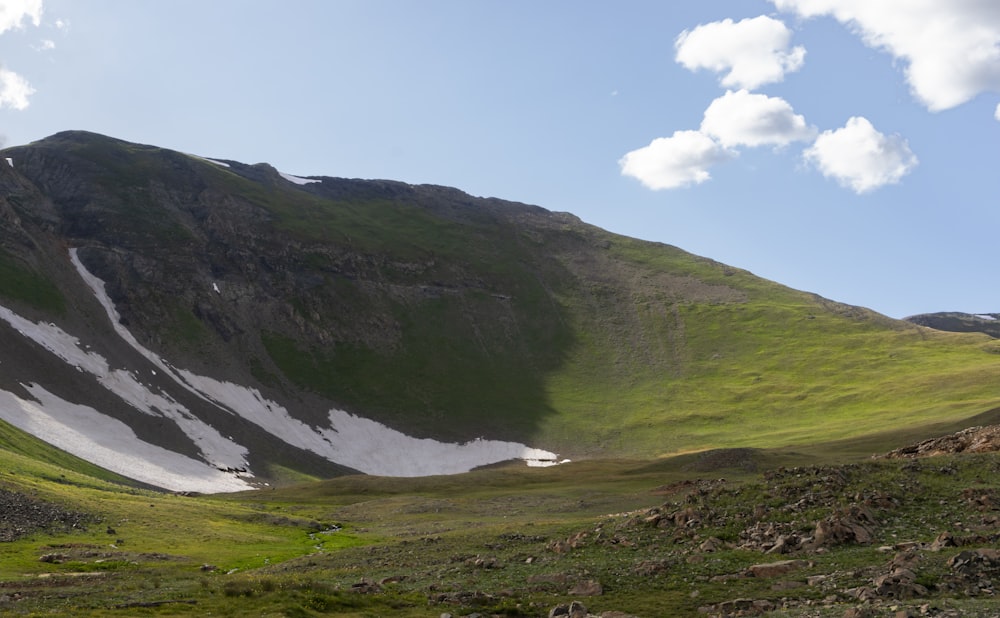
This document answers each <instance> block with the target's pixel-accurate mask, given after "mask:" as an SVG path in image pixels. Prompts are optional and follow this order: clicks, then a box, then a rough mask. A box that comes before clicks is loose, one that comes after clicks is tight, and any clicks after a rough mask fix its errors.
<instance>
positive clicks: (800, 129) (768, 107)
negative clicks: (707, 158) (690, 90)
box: [701, 90, 816, 148]
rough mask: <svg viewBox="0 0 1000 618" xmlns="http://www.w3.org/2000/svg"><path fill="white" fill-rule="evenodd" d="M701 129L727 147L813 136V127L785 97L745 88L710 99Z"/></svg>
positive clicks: (784, 141) (810, 137)
mask: <svg viewBox="0 0 1000 618" xmlns="http://www.w3.org/2000/svg"><path fill="white" fill-rule="evenodd" d="M701 131H702V133H705V134H707V135H710V136H712V137H714V138H716V139H717V140H718V141H719V143H720V144H722V145H723V146H725V147H727V148H729V147H732V146H765V145H773V146H785V145H788V144H790V143H791V142H795V141H799V140H810V139H812V138H813V137H814V136H815V135H816V129H815V128H813V127H810V126H809V125H807V124H806V120H805V118H804V117H803V116H801V115H798V114H796V113H795V111H794V110H793V109H792V106H791V105H789V103H788V102H787V101H785V100H784V99H782V98H780V97H769V96H767V95H763V94H752V93H750V92H747V91H746V90H739V91H736V92H733V91H731V90H730V91H729V92H726V94H724V95H722V96H721V97H719V98H717V99H715V100H714V101H712V103H711V105H709V106H708V109H706V110H705V117H704V119H703V120H702V121H701Z"/></svg>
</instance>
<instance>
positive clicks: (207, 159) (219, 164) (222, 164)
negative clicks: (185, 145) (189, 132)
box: [188, 154, 230, 167]
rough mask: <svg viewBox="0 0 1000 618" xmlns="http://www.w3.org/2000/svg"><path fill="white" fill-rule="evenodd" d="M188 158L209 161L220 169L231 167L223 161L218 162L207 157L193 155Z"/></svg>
mask: <svg viewBox="0 0 1000 618" xmlns="http://www.w3.org/2000/svg"><path fill="white" fill-rule="evenodd" d="M188 156H189V157H194V158H195V159H200V160H202V161H207V162H209V163H214V164H216V165H218V166H219V167H230V165H229V164H228V163H224V162H222V161H216V160H215V159H209V158H207V157H199V156H198V155H193V154H188Z"/></svg>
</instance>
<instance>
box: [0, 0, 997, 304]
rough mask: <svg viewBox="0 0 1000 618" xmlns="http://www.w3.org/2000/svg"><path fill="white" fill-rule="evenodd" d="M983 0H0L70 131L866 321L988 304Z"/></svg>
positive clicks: (19, 78)
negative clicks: (736, 274) (505, 204)
mask: <svg viewBox="0 0 1000 618" xmlns="http://www.w3.org/2000/svg"><path fill="white" fill-rule="evenodd" d="M998 104H1000V3H997V2H995V0H949V2H941V1H940V0H760V1H757V0H704V1H701V2H684V3H681V2H663V1H662V0H656V1H639V0H624V1H622V2H610V1H608V2H586V1H580V0H548V1H546V2H537V1H526V0H503V1H501V0H480V1H475V0H419V1H416V0H413V1H411V0H395V1H388V0H358V1H346V0H312V1H306V0H283V1H282V2H277V1H276V0H275V1H272V2H265V1H263V0H256V1H254V0H211V1H206V0H197V1H193V0H171V1H170V2H134V1H132V0H0V135H2V138H3V140H4V142H5V143H6V145H16V144H22V143H27V142H30V141H32V140H36V139H40V138H43V137H45V136H47V135H50V134H52V133H56V132H58V131H62V130H66V129H85V130H90V131H96V132H100V133H104V134H107V135H111V136H114V137H118V138H122V139H126V140H130V141H137V142H142V143H148V144H156V145H159V146H164V147H168V148H173V149H177V150H181V151H184V152H189V153H193V154H198V155H203V156H208V157H216V158H226V159H236V160H239V161H244V162H247V163H256V162H262V161H263V162H268V163H271V164H273V165H274V166H276V167H277V168H278V169H280V170H282V171H284V172H288V173H293V174H298V175H328V176H343V177H358V178H390V179H395V180H402V181H405V182H410V183H433V184H443V185H450V186H455V187H458V188H460V189H462V190H464V191H467V192H469V193H471V194H474V195H483V196H496V197H501V198H505V199H511V200H516V201H522V202H527V203H532V204H538V205H540V206H543V207H545V208H548V209H550V210H558V211H568V212H572V213H574V214H576V215H577V216H579V217H580V218H581V219H583V220H584V221H587V222H589V223H592V224H594V225H598V226H600V227H603V228H606V229H609V230H611V231H614V232H618V233H621V234H626V235H629V236H634V237H638V238H644V239H647V240H654V241H659V242H664V243H668V244H672V245H676V246H678V247H681V248H682V249H685V250H688V251H691V252H693V253H696V254H699V255H703V256H706V257H710V258H713V259H716V260H719V261H721V262H725V263H727V264H730V265H733V266H737V267H740V268H745V269H747V270H750V271H752V272H754V273H755V274H757V275H760V276H762V277H766V278H768V279H772V280H774V281H778V282H780V283H783V284H786V285H789V286H792V287H795V288H798V289H802V290H807V291H810V292H815V293H818V294H821V295H823V296H825V297H828V298H832V299H834V300H838V301H842V302H848V303H851V304H857V305H862V306H866V307H870V308H872V309H875V310H877V311H880V312H882V313H885V314H887V315H890V316H893V317H904V316H907V315H912V314H916V313H922V312H929V311H944V310H957V311H968V312H1000V285H997V283H998V281H997V279H998V278H997V276H996V271H997V256H996V251H995V247H996V245H997V243H996V241H995V238H996V237H997V230H998V229H1000V214H998V213H1000V211H998V206H1000V204H998V201H1000V200H998V198H1000V173H998V172H1000V169H998V166H1000V107H998Z"/></svg>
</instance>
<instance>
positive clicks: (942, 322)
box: [904, 311, 1000, 339]
mask: <svg viewBox="0 0 1000 618" xmlns="http://www.w3.org/2000/svg"><path fill="white" fill-rule="evenodd" d="M904 319H905V320H906V321H907V322H912V323H914V324H919V325H920V326H927V327H929V328H933V329H936V330H943V331H949V332H953V333H985V334H987V335H989V336H990V337H993V338H994V339H1000V313H960V312H957V311H942V312H938V313H921V314H919V315H913V316H910V317H908V318H904Z"/></svg>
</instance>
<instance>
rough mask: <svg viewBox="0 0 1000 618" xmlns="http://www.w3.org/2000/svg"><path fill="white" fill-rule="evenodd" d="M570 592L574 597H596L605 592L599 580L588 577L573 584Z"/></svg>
mask: <svg viewBox="0 0 1000 618" xmlns="http://www.w3.org/2000/svg"><path fill="white" fill-rule="evenodd" d="M569 594H570V596H574V597H596V596H600V595H602V594H604V586H602V585H601V582H599V581H596V580H593V579H588V580H585V581H582V582H579V583H578V584H577V585H575V586H573V589H572V590H570V591H569Z"/></svg>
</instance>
